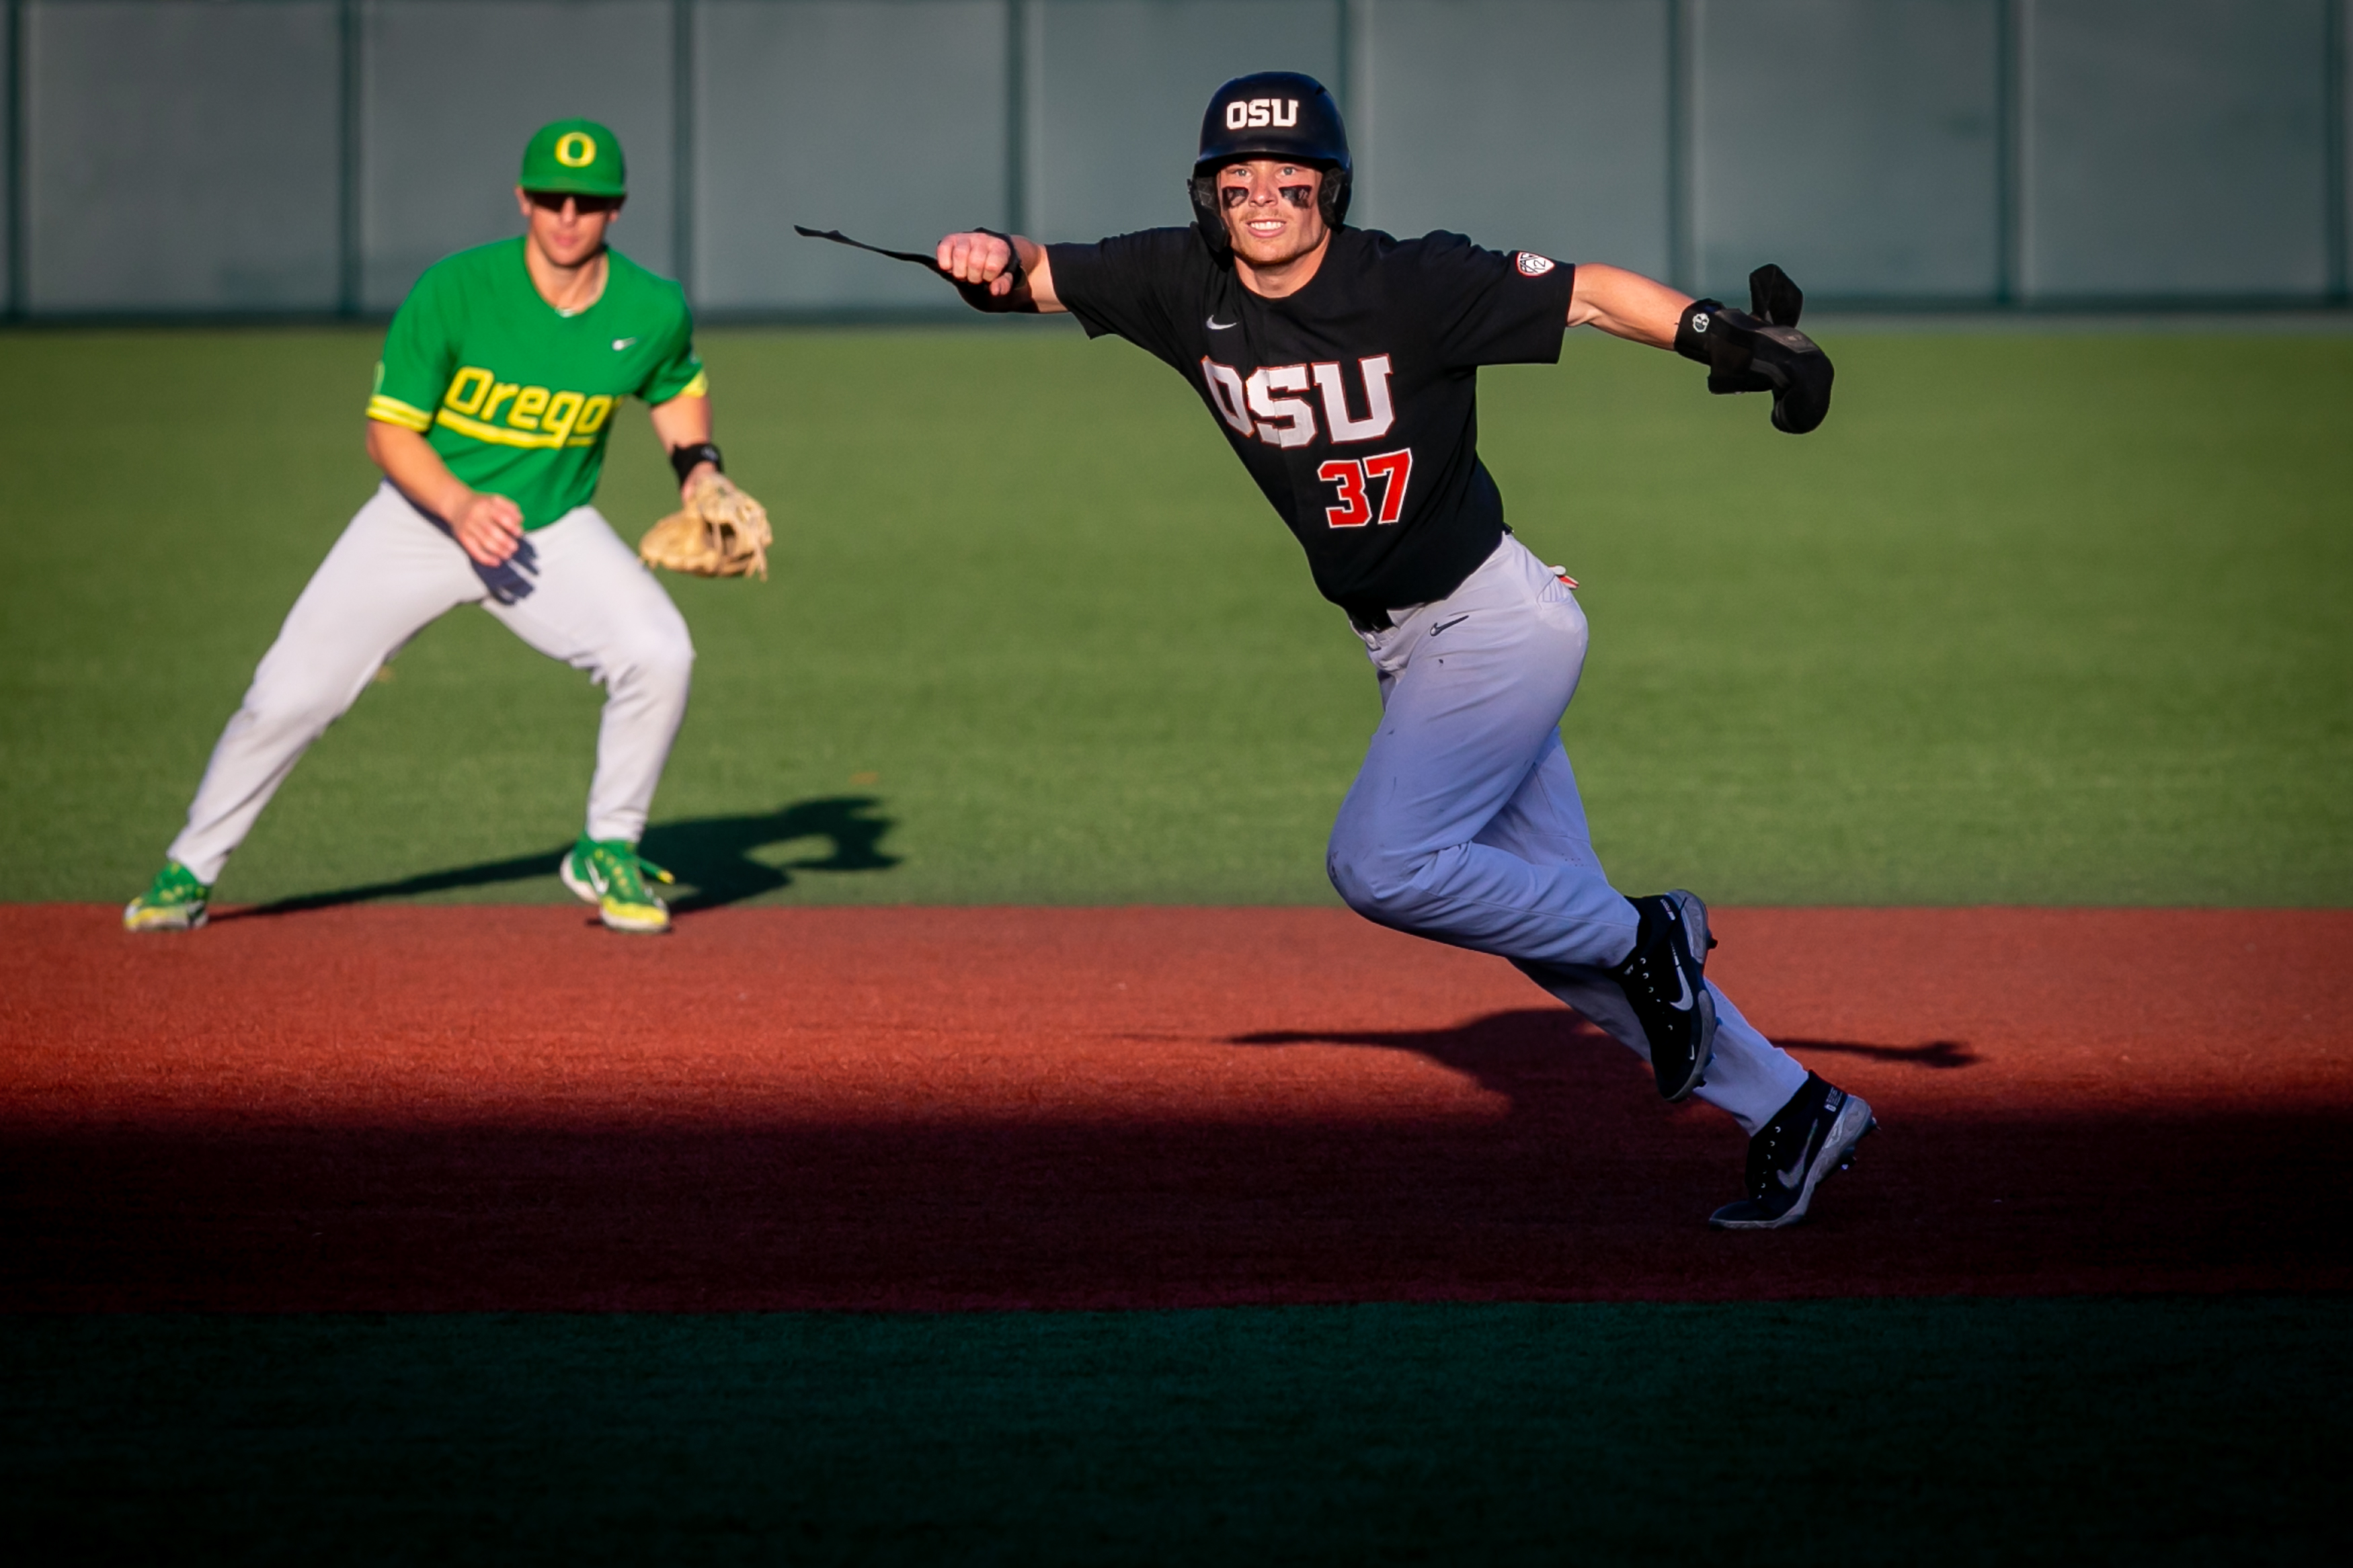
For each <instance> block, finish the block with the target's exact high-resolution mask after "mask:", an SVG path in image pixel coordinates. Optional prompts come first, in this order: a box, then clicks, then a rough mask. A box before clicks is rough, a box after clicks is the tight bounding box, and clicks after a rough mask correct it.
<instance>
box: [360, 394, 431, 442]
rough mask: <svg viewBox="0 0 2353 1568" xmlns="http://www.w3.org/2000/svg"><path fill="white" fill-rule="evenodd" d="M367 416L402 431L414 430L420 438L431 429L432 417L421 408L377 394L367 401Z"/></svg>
mask: <svg viewBox="0 0 2353 1568" xmlns="http://www.w3.org/2000/svg"><path fill="white" fill-rule="evenodd" d="M367 416H368V417H369V418H371V419H381V420H383V421H384V422H385V424H387V425H397V426H400V427H401V428H402V429H404V430H414V431H416V432H417V434H418V435H420V436H422V435H424V434H425V432H427V430H430V429H432V428H433V416H431V415H430V414H427V413H426V412H425V410H423V409H422V408H411V407H410V406H409V405H407V404H406V403H403V402H401V401H400V399H398V398H396V397H386V396H385V395H384V394H383V393H381V392H379V393H377V394H376V395H375V396H374V397H371V398H369V399H368V405H367Z"/></svg>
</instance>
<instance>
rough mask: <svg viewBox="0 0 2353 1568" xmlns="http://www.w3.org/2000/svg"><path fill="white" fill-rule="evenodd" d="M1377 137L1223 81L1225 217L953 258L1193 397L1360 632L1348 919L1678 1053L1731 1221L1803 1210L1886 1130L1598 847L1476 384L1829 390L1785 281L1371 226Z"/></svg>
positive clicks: (1753, 1222) (1567, 641) (1559, 625)
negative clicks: (1696, 292) (1629, 349)
mask: <svg viewBox="0 0 2353 1568" xmlns="http://www.w3.org/2000/svg"><path fill="white" fill-rule="evenodd" d="M1349 173H1350V164H1349V157H1348V144H1347V138H1346V133H1345V129H1344V128H1343V126H1342V124H1341V121H1340V115H1339V110H1338V109H1337V107H1336V106H1335V104H1334V103H1333V101H1332V99H1331V96H1330V95H1329V94H1328V93H1326V92H1325V91H1324V89H1323V88H1322V87H1321V86H1319V85H1318V84H1317V83H1316V82H1315V81H1314V80H1313V79H1310V78H1307V77H1303V76H1297V75H1293V74H1290V73H1287V72H1270V73H1266V74H1261V75H1257V76H1249V77H1243V78H1240V79H1237V80H1234V81H1230V82H1228V83H1227V84H1226V85H1225V86H1224V87H1222V88H1220V89H1218V92H1217V95H1216V96H1215V97H1214V98H1212V99H1211V100H1210V101H1209V107H1208V114H1207V115H1206V117H1205V118H1204V119H1203V121H1202V126H1201V143H1200V154H1199V157H1198V160H1197V161H1196V162H1195V163H1194V165H1193V174H1192V179H1191V186H1190V189H1191V195H1192V203H1193V209H1194V215H1195V218H1196V222H1195V224H1194V226H1192V227H1189V228H1163V229H1151V230H1147V231H1145V232H1144V233H1140V234H1129V235H1122V236H1119V237H1114V238H1110V239H1105V240H1103V241H1101V242H1099V243H1097V244H1093V245H1052V246H1040V245H1038V244H1036V243H1034V242H1032V241H1030V240H1029V239H1024V238H1018V237H1008V236H1001V235H997V234H993V233H989V232H987V231H977V232H972V233H964V234H952V235H950V236H948V237H946V238H944V239H943V240H942V241H940V244H939V247H938V249H937V251H936V253H935V256H934V265H935V266H936V267H937V268H938V269H939V270H940V271H941V272H942V273H944V275H946V276H947V277H948V278H949V279H952V280H953V281H955V284H956V285H957V287H958V289H959V291H960V292H962V293H963V294H964V296H965V299H966V300H968V301H970V302H972V303H974V304H976V305H977V306H979V307H980V308H981V309H984V310H1039V311H1061V310H1068V311H1070V312H1071V313H1072V314H1074V315H1076V316H1077V317H1078V319H1079V321H1080V322H1081V324H1082V325H1083V326H1084V327H1085V328H1086V330H1087V333H1088V335H1089V336H1091V337H1099V336H1102V335H1103V334H1105V333H1113V334H1116V335H1117V336H1120V337H1124V338H1125V339H1127V340H1128V341H1129V342H1133V343H1134V344H1136V345H1137V346H1138V347H1140V348H1142V349H1144V350H1145V352H1146V353H1151V354H1153V355H1155V356H1156V357H1158V358H1160V359H1162V360H1164V361H1166V363H1168V364H1169V365H1171V366H1172V367H1174V368H1175V369H1176V371H1178V372H1179V373H1180V374H1183V375H1184V376H1185V377H1186V379H1187V381H1189V382H1191V383H1192V384H1193V387H1194V390H1195V391H1196V392H1198V394H1199V395H1200V396H1201V399H1202V401H1203V402H1204V403H1205V404H1206V405H1208V411H1209V414H1210V416H1211V417H1212V418H1214V419H1215V420H1216V421H1217V423H1218V426H1219V429H1220V430H1221V431H1223V432H1224V434H1225V437H1226V439H1227V440H1228V442H1229V443H1230V444H1231V445H1232V447H1233V449H1234V453H1235V455H1236V456H1237V457H1239V458H1241V460H1242V463H1243V465H1244V466H1245V467H1246V468H1249V469H1250V476H1251V478H1253V479H1256V480H1257V481H1258V483H1259V487H1260V488H1261V489H1262V490H1264V491H1265V493H1266V497H1267V500H1269V501H1271V502H1272V503H1273V505H1274V509H1275V510H1276V511H1278V512H1280V513H1281V514H1282V518H1283V521H1285V522H1287V523H1288V524H1289V525H1290V526H1291V530H1292V531H1293V533H1294V534H1296V535H1297V536H1298V539H1299V542H1300V543H1301V544H1302V545H1303V547H1304V548H1305V550H1306V552H1307V561H1308V566H1309V568H1310V570H1311V571H1312V572H1313V573H1314V577H1315V584H1316V586H1317V587H1318V588H1320V589H1321V590H1322V591H1323V593H1324V597H1326V598H1328V599H1330V600H1331V601H1333V602H1334V603H1335V604H1336V605H1339V606H1340V607H1341V608H1342V609H1343V610H1345V612H1346V613H1347V616H1348V618H1349V620H1350V622H1351V623H1352V624H1353V625H1354V626H1355V627H1356V633H1357V636H1358V637H1361V638H1362V639H1363V641H1364V645H1365V651H1366V654H1367V655H1368V656H1369V657H1370V658H1371V660H1372V664H1373V668H1374V670H1375V672H1376V673H1377V676H1378V678H1379V682H1380V693H1381V707H1382V711H1381V721H1380V725H1379V728H1378V729H1377V731H1376V732H1375V733H1374V736H1373V739H1372V742H1371V744H1370V745H1369V747H1368V748H1367V749H1366V754H1365V763H1364V767H1363V770H1362V771H1361V772H1360V773H1358V774H1357V775H1356V782H1355V784H1353V785H1351V786H1350V788H1349V790H1348V794H1347V797H1346V799H1345V801H1344V802H1343V804H1342V805H1341V807H1340V815H1339V820H1338V821H1337V822H1336V823H1335V824H1334V826H1333V829H1332V842H1331V850H1330V855H1329V861H1328V866H1329V870H1330V873H1331V877H1332V883H1333V886H1334V887H1335V888H1337V889H1339V892H1340V895H1341V897H1342V898H1344V899H1345V900H1347V902H1348V904H1349V906H1350V907H1351V908H1353V909H1355V910H1357V911H1358V912H1359V913H1361V914H1363V915H1365V916H1366V917H1367V918H1369V919H1371V920H1374V921H1378V922H1380V923H1381V924H1383V925H1387V926H1391V927H1394V928H1395V929H1397V930H1399V931H1412V932H1414V933H1416V934H1418V935H1421V936H1426V937H1430V938H1431V939H1433V940H1435V941H1439V942H1451V943H1453V944H1455V945H1456V946H1460V947H1467V948H1472V949H1474V950H1476V951H1478V952H1492V953H1496V954H1498V955H1500V956H1502V957H1504V958H1507V959H1509V960H1511V962H1512V963H1514V964H1516V965H1518V966H1519V968H1520V969H1521V970H1522V971H1524V972H1525V973H1526V974H1527V975H1528V976H1529V977H1530V978H1531V979H1533V980H1534V981H1535V983H1536V984H1539V985H1541V986H1543V987H1544V988H1545V989H1546V991H1549V992H1550V993H1551V994H1553V995H1555V996H1556V997H1558V998H1559V999H1560V1000H1561V1001H1563V1002H1565V1003H1567V1005H1569V1006H1571V1007H1573V1008H1575V1009H1577V1011H1578V1012H1580V1013H1582V1014H1584V1015H1585V1016H1588V1018H1591V1019H1592V1020H1593V1021H1594V1022H1595V1023H1597V1024H1599V1026H1601V1027H1602V1028H1604V1029H1606V1030H1608V1031H1609V1033H1610V1034H1611V1035H1613V1036H1615V1037H1617V1038H1618V1039H1620V1041H1622V1042H1624V1043H1625V1044H1626V1045H1627V1046H1629V1047H1631V1048H1632V1049H1633V1050H1634V1051H1635V1052H1636V1053H1637V1054H1638V1055H1641V1056H1642V1057H1645V1058H1648V1059H1649V1061H1650V1063H1651V1068H1652V1069H1653V1071H1654V1073H1655V1075H1656V1078H1657V1081H1658V1087H1659V1092H1660V1093H1661V1094H1662V1095H1663V1096H1665V1097H1666V1098H1667V1099H1668V1100H1682V1099H1683V1098H1684V1097H1685V1096H1687V1095H1694V1094H1696V1095H1697V1096H1698V1097H1699V1098H1700V1099H1701V1100H1704V1101H1706V1102H1707V1103H1709V1104H1711V1105H1715V1106H1717V1107H1720V1108H1721V1109H1723V1110H1725V1111H1727V1112H1729V1113H1730V1114H1731V1115H1732V1117H1733V1118H1734V1119H1735V1120H1736V1121H1738V1122H1739V1123H1740V1125H1741V1126H1742V1128H1744V1129H1745V1130H1746V1131H1747V1132H1748V1134H1749V1147H1748V1169H1747V1196H1746V1197H1745V1198H1743V1199H1741V1200H1739V1201H1737V1202H1735V1203H1732V1204H1728V1205H1725V1206H1724V1207H1723V1208H1720V1209H1718V1210H1716V1211H1715V1215H1713V1216H1712V1222H1713V1223H1714V1224H1715V1225H1717V1226H1725V1227H1727V1228H1732V1229H1767V1228H1773V1227H1777V1226H1786V1225H1790V1224H1794V1223H1796V1222H1797V1221H1798V1220H1799V1219H1802V1218H1803V1217H1804V1216H1805V1214H1806V1211H1807V1208H1808V1206H1809V1205H1810V1204H1811V1202H1812V1201H1813V1195H1814V1190H1815V1187H1816V1186H1817V1185H1818V1184H1820V1182H1821V1181H1822V1180H1823V1179H1824V1178H1825V1177H1826V1176H1828V1175H1829V1174H1830V1173H1831V1172H1832V1171H1835V1170H1838V1169H1841V1168H1843V1167H1844V1166H1845V1165H1846V1164H1847V1163H1849V1161H1850V1160H1851V1158H1852V1153H1853V1151H1854V1147H1855V1145H1856V1144H1857V1143H1858V1142H1860V1141H1861V1140H1862V1137H1863V1135H1864V1134H1865V1133H1867V1132H1869V1131H1872V1130H1873V1126H1874V1123H1873V1120H1872V1114H1871V1108H1870V1107H1869V1106H1868V1105H1866V1104H1864V1103H1863V1101H1862V1100H1859V1099H1857V1098H1855V1097H1854V1096H1852V1095H1850V1094H1845V1093H1842V1092H1841V1091H1840V1090H1839V1089H1835V1088H1833V1087H1832V1086H1831V1085H1830V1084H1829V1083H1827V1082H1825V1081H1823V1080H1822V1079H1820V1078H1819V1077H1817V1076H1815V1075H1813V1074H1811V1073H1810V1072H1808V1071H1807V1070H1806V1068H1803V1067H1801V1066H1799V1064H1798V1063H1797V1062H1796V1061H1794V1060H1792V1059H1791V1058H1789V1057H1788V1055H1786V1054H1785V1053H1784V1052H1782V1051H1781V1050H1780V1049H1778V1047H1775V1046H1774V1045H1773V1044H1772V1043H1771V1042H1770V1041H1768V1040H1767V1039H1766V1038H1765V1037H1764V1036H1763V1035H1762V1034H1760V1033H1758V1032H1757V1029H1756V1028H1755V1027H1754V1026H1752V1025H1750V1024H1749V1022H1748V1020H1747V1019H1746V1018H1744V1017H1742V1016H1741V1015H1740V1012H1739V1010H1738V1009H1737V1008H1736V1007H1735V1006H1734V1005H1732V1003H1731V1001H1730V999H1728V998H1727V997H1726V996H1725V994H1724V992H1723V991H1722V990H1721V989H1720V988H1719V987H1717V985H1716V984H1715V982H1713V981H1711V980H1709V979H1708V978H1707V977H1706V973H1705V966H1706V963H1707V953H1708V950H1709V949H1710V948H1711V947H1713V946H1714V945H1715V939H1714V938H1713V937H1711V936H1710V935H1709V933H1708V920H1707V907H1706V906H1705V905H1704V904H1703V903H1702V902H1701V901H1700V900H1699V899H1698V898H1697V897H1695V896H1694V895H1693V894H1691V893H1688V892H1683V891H1675V892H1669V893H1662V894H1656V895H1653V896H1651V897H1646V898H1634V899H1629V898H1627V897H1624V896H1623V895H1621V894H1620V893H1619V892H1618V891H1617V889H1614V888H1612V887H1611V886H1610V885H1609V879H1608V878H1607V877H1605V876H1604V875H1603V874H1602V870H1601V864H1600V862H1599V859H1598V858H1596V857H1595V855H1594V852H1593V845H1592V842H1591V835H1590V834H1589V833H1588V830H1587V827H1586V821H1585V808H1584V805H1582V803H1581V802H1580V801H1579V799H1578V797H1577V775H1576V774H1575V773H1573V772H1572V771H1571V769H1570V767H1569V762H1568V756H1567V752H1566V751H1565V750H1564V749H1563V747H1562V744H1561V739H1560V720H1561V715H1562V713H1563V712H1564V710H1566V709H1567V706H1568V701H1569V699H1570V697H1571V696H1572V695H1574V694H1575V692H1576V690H1577V676H1578V672H1579V670H1580V668H1582V666H1583V664H1584V659H1585V648H1586V622H1585V616H1584V613H1583V612H1582V611H1581V610H1580V609H1579V608H1578V606H1577V599H1576V596H1575V595H1573V594H1572V593H1571V592H1570V590H1571V589H1572V588H1573V587H1574V586H1575V584H1574V583H1572V582H1571V581H1570V580H1569V579H1568V578H1567V577H1566V576H1565V575H1564V574H1562V573H1561V571H1560V570H1559V568H1557V567H1553V566H1547V565H1546V564H1544V563H1543V562H1542V561H1540V560H1539V559H1538V558H1537V557H1535V555H1533V554H1530V553H1529V552H1528V551H1527V549H1526V548H1525V546H1523V545H1522V544H1521V543H1520V542H1519V541H1518V540H1517V539H1515V538H1514V537H1513V535H1512V532H1511V531H1510V530H1509V529H1508V528H1506V527H1505V526H1504V506H1503V499H1502V497H1501V495H1500V494H1499V493H1498V492H1497V490H1496V488H1495V483H1494V480H1493V479H1491V478H1490V477H1489V475H1488V472H1487V469H1486V468H1485V467H1484V466H1483V465H1482V463H1481V462H1480V460H1479V456H1478V451H1477V432H1478V424H1477V405H1476V393H1477V382H1478V370H1479V367H1480V366H1481V365H1484V364H1511V363H1554V362H1556V361H1557V360H1558V358H1559V356H1560V345H1561V338H1562V334H1563V333H1564V332H1565V331H1567V329H1568V328H1570V327H1577V326H1593V327H1599V329H1601V330H1602V331H1605V332H1609V333H1611V334H1613V335H1615V336H1617V337H1621V338H1627V339H1630V340H1631V341H1633V342H1640V343H1649V344H1651V345H1653V346H1655V347H1659V348H1673V349H1677V350H1679V351H1680V352H1682V353H1685V354H1687V355H1688V356H1690V357H1692V358H1694V359H1696V360H1699V361H1701V362H1702V363H1705V364H1707V365H1708V367H1709V371H1710V376H1709V383H1708V384H1709V387H1710V389H1711V390H1712V391H1716V392H1738V391H1750V390H1756V391H1770V392H1771V393H1772V394H1773V395H1774V410H1773V422H1774V424H1775V425H1776V426H1779V427H1780V428H1782V429H1784V430H1787V431H1790V432H1792V433H1795V434H1802V433H1803V432H1805V431H1807V430H1810V429H1812V428H1813V427H1814V426H1816V425H1818V424H1820V421H1821V418H1822V416H1823V415H1824V413H1826V412H1827V410H1828V407H1829V397H1830V384H1831V367H1830V362H1829V360H1828V359H1827V358H1825V357H1824V356H1823V354H1822V353H1821V351H1820V349H1819V348H1818V347H1816V346H1815V345H1814V344H1813V342H1811V341H1810V340H1809V339H1807V338H1806V337H1805V336H1804V335H1803V334H1802V333H1799V332H1798V331H1796V330H1795V323H1796V320H1797V315H1798V310H1799V306H1800V304H1801V303H1802V300H1801V298H1800V296H1799V293H1798V290H1797V289H1796V287H1795V286H1794V285H1792V284H1790V283H1789V282H1788V279H1786V278H1784V277H1782V276H1781V274H1780V273H1779V270H1778V268H1760V269H1759V271H1758V274H1757V277H1756V278H1754V279H1752V280H1751V283H1752V288H1753V289H1755V291H1756V294H1757V299H1756V301H1755V305H1756V309H1755V310H1754V312H1753V313H1752V312H1743V311H1737V310H1725V308H1724V307H1722V306H1721V305H1719V304H1717V303H1716V302H1715V301H1714V300H1692V299H1690V298H1688V297H1687V296H1685V295H1683V294H1681V293H1678V292H1677V291H1676V290H1674V289H1670V288H1668V287H1667V286H1665V285H1664V284H1662V283H1656V282H1653V281H1651V279H1647V278H1642V277H1640V276H1637V275H1636V274H1634V273H1631V272H1627V271H1623V270H1620V268H1613V267H1598V266H1587V267H1570V266H1567V265H1565V264H1561V263H1557V262H1555V261H1554V260H1552V259H1551V258H1546V257H1543V256H1538V255H1535V254H1534V253H1532V252H1529V251H1493V250H1482V249H1481V248H1480V247H1477V246H1475V245H1473V244H1472V243H1471V242H1470V241H1469V240H1467V239H1465V238H1463V237H1461V236H1460V235H1454V234H1446V233H1437V234H1430V235H1426V236H1424V237H1421V238H1419V239H1408V240H1399V239H1396V238H1392V237H1390V236H1388V235H1386V234H1381V233H1378V232H1376V231H1371V230H1364V229H1352V228H1348V227H1345V226H1344V220H1345V217H1346V215H1347V210H1348V184H1349Z"/></svg>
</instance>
